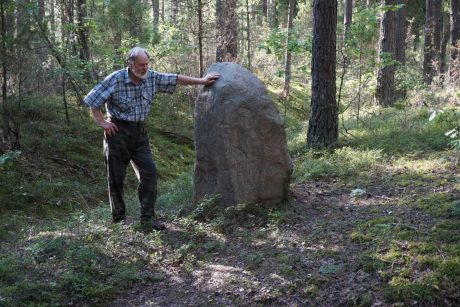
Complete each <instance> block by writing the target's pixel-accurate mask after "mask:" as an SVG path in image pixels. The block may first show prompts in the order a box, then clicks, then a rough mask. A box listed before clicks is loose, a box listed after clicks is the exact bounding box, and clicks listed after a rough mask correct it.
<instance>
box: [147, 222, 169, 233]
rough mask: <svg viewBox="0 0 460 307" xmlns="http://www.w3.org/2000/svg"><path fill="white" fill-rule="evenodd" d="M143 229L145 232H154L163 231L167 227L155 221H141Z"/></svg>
mask: <svg viewBox="0 0 460 307" xmlns="http://www.w3.org/2000/svg"><path fill="white" fill-rule="evenodd" d="M141 229H142V231H144V232H152V231H153V230H157V231H161V230H165V229H166V226H165V224H164V223H162V222H160V221H158V220H154V221H149V222H147V221H141Z"/></svg>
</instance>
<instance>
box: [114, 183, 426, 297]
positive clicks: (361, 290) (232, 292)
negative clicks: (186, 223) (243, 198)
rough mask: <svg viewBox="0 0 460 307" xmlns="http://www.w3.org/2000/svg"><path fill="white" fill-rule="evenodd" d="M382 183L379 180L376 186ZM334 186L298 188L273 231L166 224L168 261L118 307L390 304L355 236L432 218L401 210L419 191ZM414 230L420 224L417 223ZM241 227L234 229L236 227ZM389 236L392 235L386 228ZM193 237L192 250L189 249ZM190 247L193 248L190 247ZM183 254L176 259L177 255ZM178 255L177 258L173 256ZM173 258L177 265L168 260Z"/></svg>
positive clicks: (365, 247) (276, 216)
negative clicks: (195, 229) (354, 192)
mask: <svg viewBox="0 0 460 307" xmlns="http://www.w3.org/2000/svg"><path fill="white" fill-rule="evenodd" d="M376 180H377V179H376ZM337 186H338V185H337V184H336V183H334V182H328V181H318V182H310V183H307V184H302V185H298V186H296V187H294V189H293V192H294V197H293V201H292V204H291V205H292V207H291V208H290V209H288V210H285V211H279V212H273V213H272V215H271V221H270V223H269V224H265V225H264V224H262V225H258V222H257V221H254V223H253V225H251V221H249V222H247V223H245V225H243V226H241V225H240V226H238V227H234V230H233V231H232V232H231V233H230V234H225V235H223V234H219V233H212V232H209V231H208V232H204V233H205V235H201V236H198V237H199V238H198V240H197V239H196V238H194V237H193V235H191V234H190V233H188V231H189V230H186V229H185V228H183V227H181V226H178V225H177V224H175V223H171V224H169V230H168V231H167V232H166V233H165V234H164V240H165V242H167V245H168V246H169V248H168V251H166V252H165V255H164V259H165V261H163V262H162V264H161V265H160V266H159V267H156V268H155V271H156V272H157V273H158V274H157V276H159V277H158V278H156V279H155V280H152V281H151V282H147V283H144V284H138V285H135V286H134V288H133V289H131V291H130V292H128V293H127V295H126V296H124V297H119V298H118V299H117V300H116V301H115V302H113V303H114V304H115V305H118V306H126V305H129V306H203V305H211V306H243V305H251V306H253V305H273V306H279V305H288V306H311V305H322V306H337V305H355V304H356V305H359V304H364V305H371V304H374V305H375V306H379V305H385V304H383V303H381V302H382V301H383V292H382V290H383V288H384V285H385V280H382V277H381V275H379V274H376V273H375V272H373V270H372V269H370V270H369V269H366V265H371V266H372V265H373V263H372V259H368V258H369V256H368V253H367V254H366V252H367V251H369V250H375V249H379V248H381V249H385V248H387V247H384V246H382V247H379V246H373V244H374V240H375V238H372V237H370V238H368V239H367V240H362V242H360V240H359V238H358V239H357V240H356V239H355V240H353V239H351V238H352V234H353V231H356V229H359V227H361V226H360V225H364V224H365V223H366V221H370V220H375V219H378V220H381V221H382V224H381V225H382V226H381V227H386V226H387V225H390V226H388V227H390V228H391V225H392V224H394V223H393V222H392V221H394V222H395V223H398V225H404V227H408V228H409V229H410V228H411V227H412V228H414V227H417V231H418V232H423V231H425V230H427V229H429V228H430V227H431V226H432V224H433V219H432V218H431V217H430V216H428V215H426V214H425V213H423V212H422V211H420V210H416V209H414V207H412V206H400V205H398V197H400V196H401V194H402V193H404V194H407V193H417V189H419V190H420V189H423V187H418V188H416V187H414V188H413V189H411V188H405V189H404V190H401V189H391V188H382V187H380V188H376V187H377V186H378V185H374V184H373V183H369V186H368V191H369V192H368V193H367V194H366V195H364V196H363V197H362V198H359V199H355V198H352V197H351V196H350V189H346V188H340V187H337ZM415 223H417V225H416V224H415ZM235 226H236V225H235ZM389 231H391V229H389ZM191 236H192V241H193V245H194V246H195V247H191V246H190V244H188V243H189V242H190V239H191ZM187 244H188V245H187ZM184 246H185V252H184V253H182V254H180V257H178V256H177V250H178V249H184ZM174 253H176V254H174ZM171 259H175V260H174V261H171Z"/></svg>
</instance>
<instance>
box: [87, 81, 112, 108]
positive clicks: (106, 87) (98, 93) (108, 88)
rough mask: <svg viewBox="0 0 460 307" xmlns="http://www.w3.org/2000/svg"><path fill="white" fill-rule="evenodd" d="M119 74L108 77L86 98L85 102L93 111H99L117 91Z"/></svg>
mask: <svg viewBox="0 0 460 307" xmlns="http://www.w3.org/2000/svg"><path fill="white" fill-rule="evenodd" d="M117 73H118V72H114V73H112V74H110V75H109V76H107V78H105V79H104V81H102V82H101V83H99V84H98V85H96V86H95V87H94V88H93V89H92V90H91V91H90V92H89V93H88V95H86V97H85V98H84V99H83V102H84V103H85V104H86V105H87V106H88V107H91V108H93V109H99V108H100V107H101V106H102V105H103V104H104V103H105V102H106V101H107V99H109V96H110V95H111V94H112V93H113V91H114V89H115V83H114V80H115V76H116V75H117Z"/></svg>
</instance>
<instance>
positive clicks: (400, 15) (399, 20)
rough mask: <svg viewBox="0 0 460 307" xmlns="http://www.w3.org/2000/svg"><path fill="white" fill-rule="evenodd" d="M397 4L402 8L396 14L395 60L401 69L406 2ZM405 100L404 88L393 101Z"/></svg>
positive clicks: (405, 27) (404, 58)
mask: <svg viewBox="0 0 460 307" xmlns="http://www.w3.org/2000/svg"><path fill="white" fill-rule="evenodd" d="M398 2H399V4H403V6H402V7H401V8H400V9H399V10H398V11H397V12H396V40H395V60H396V61H398V62H399V63H400V64H398V67H402V66H404V65H405V64H406V38H407V20H406V19H407V0H399V1H398ZM405 98H406V89H405V88H400V89H399V90H397V91H396V94H395V100H398V99H405Z"/></svg>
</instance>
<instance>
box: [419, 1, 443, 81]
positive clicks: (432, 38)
mask: <svg viewBox="0 0 460 307" xmlns="http://www.w3.org/2000/svg"><path fill="white" fill-rule="evenodd" d="M441 8H442V0H426V15H425V45H424V53H423V73H424V77H425V83H426V84H431V82H432V81H433V78H434V77H435V76H436V74H437V72H439V64H440V61H439V60H440V48H441V26H442V23H441V22H440V18H441Z"/></svg>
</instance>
